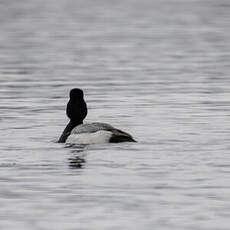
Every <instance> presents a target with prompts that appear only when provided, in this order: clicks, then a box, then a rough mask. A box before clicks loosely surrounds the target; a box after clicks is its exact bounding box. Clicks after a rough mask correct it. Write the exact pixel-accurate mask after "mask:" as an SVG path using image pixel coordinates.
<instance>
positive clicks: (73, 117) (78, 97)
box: [58, 88, 136, 144]
mask: <svg viewBox="0 0 230 230" xmlns="http://www.w3.org/2000/svg"><path fill="white" fill-rule="evenodd" d="M87 114H88V109H87V104H86V102H85V100H84V93H83V90H82V89H79V88H73V89H71V90H70V93H69V101H68V103H67V107H66V115H67V117H68V118H69V120H70V121H69V123H68V124H67V126H66V127H65V129H64V131H63V132H62V134H61V136H60V137H59V140H58V143H68V144H97V143H119V142H136V140H134V138H133V137H132V136H131V135H130V134H129V133H127V132H124V131H122V130H120V129H117V128H115V127H113V126H112V125H110V124H107V123H100V122H93V123H83V121H84V119H85V118H86V116H87Z"/></svg>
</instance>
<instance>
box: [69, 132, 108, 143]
mask: <svg viewBox="0 0 230 230" xmlns="http://www.w3.org/2000/svg"><path fill="white" fill-rule="evenodd" d="M111 136H112V133H111V132H109V131H105V130H100V131H97V132H94V133H79V134H74V133H73V134H71V135H70V136H69V137H68V139H67V140H66V143H68V144H78V145H87V144H102V143H108V142H109V139H110V137H111Z"/></svg>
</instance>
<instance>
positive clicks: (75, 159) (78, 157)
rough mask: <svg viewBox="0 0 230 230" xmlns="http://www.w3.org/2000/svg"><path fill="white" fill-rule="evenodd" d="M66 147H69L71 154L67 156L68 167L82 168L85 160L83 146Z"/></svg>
mask: <svg viewBox="0 0 230 230" xmlns="http://www.w3.org/2000/svg"><path fill="white" fill-rule="evenodd" d="M67 148H71V154H72V156H71V157H70V158H68V161H69V167H70V168H76V169H79V168H83V167H84V165H85V163H86V160H85V153H84V148H85V146H73V145H71V146H68V147H67Z"/></svg>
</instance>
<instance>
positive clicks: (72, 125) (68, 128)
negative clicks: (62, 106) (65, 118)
mask: <svg viewBox="0 0 230 230" xmlns="http://www.w3.org/2000/svg"><path fill="white" fill-rule="evenodd" d="M80 124H83V121H70V122H69V123H68V125H67V126H66V127H65V129H64V131H63V133H62V135H61V136H60V138H59V140H58V143H65V142H66V139H67V138H68V136H69V135H70V134H71V131H72V130H73V129H74V128H75V127H76V126H78V125H80Z"/></svg>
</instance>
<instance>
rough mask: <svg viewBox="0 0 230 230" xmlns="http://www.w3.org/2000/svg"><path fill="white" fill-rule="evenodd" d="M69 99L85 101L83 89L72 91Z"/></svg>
mask: <svg viewBox="0 0 230 230" xmlns="http://www.w3.org/2000/svg"><path fill="white" fill-rule="evenodd" d="M69 97H70V99H71V100H80V99H83V97H84V93H83V91H82V90H81V89H78V88H74V89H71V90H70V93H69Z"/></svg>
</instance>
